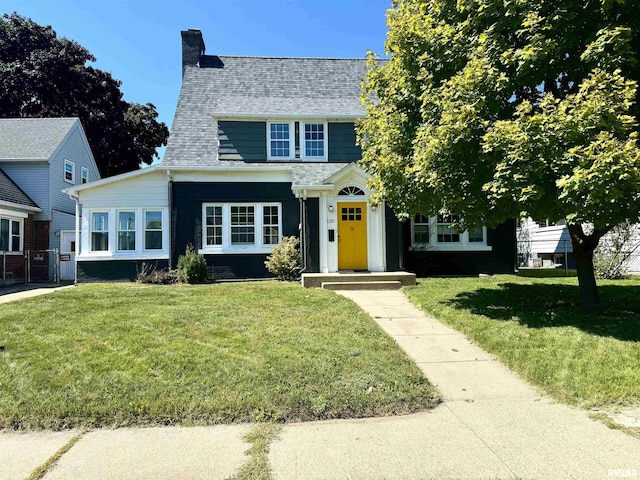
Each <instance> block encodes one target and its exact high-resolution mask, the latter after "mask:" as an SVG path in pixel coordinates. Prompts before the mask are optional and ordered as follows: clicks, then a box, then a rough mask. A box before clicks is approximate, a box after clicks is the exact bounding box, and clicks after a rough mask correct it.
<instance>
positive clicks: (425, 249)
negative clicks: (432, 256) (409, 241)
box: [409, 244, 493, 252]
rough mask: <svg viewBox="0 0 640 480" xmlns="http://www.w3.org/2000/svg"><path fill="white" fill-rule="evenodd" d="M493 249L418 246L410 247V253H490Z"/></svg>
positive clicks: (456, 246)
mask: <svg viewBox="0 0 640 480" xmlns="http://www.w3.org/2000/svg"><path fill="white" fill-rule="evenodd" d="M492 250H493V247H492V246H490V245H459V244H454V245H442V244H438V245H431V244H417V245H411V246H410V247H409V251H410V252H490V251H492Z"/></svg>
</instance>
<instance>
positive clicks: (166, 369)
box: [0, 282, 438, 428]
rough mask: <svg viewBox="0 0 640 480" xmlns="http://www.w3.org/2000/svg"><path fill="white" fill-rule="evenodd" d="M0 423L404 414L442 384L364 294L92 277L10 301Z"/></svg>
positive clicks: (432, 399)
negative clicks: (429, 376) (380, 322)
mask: <svg viewBox="0 0 640 480" xmlns="http://www.w3.org/2000/svg"><path fill="white" fill-rule="evenodd" d="M0 347H4V349H3V350H2V349H1V348H0V350H2V351H0V427H2V428H69V427H75V426H124V425H147V424H213V423H220V422H245V421H300V420H313V419H327V418H343V417H362V416H373V415H387V414H402V413H408V412H414V411H417V410H421V409H424V408H429V407H432V406H434V405H435V404H436V403H437V401H438V400H437V398H438V395H437V392H436V391H435V390H434V388H433V387H432V386H431V385H430V384H429V383H428V381H427V380H426V379H425V378H424V377H423V376H422V374H421V372H420V370H419V369H418V368H417V367H416V366H415V364H413V363H412V362H411V361H410V360H409V359H408V358H407V357H406V356H405V355H404V353H403V352H401V351H400V349H399V348H398V347H397V346H396V344H395V342H394V341H393V340H392V339H390V338H389V337H388V336H386V335H385V334H384V333H383V332H382V331H381V330H380V329H379V328H378V327H377V326H376V325H375V323H374V322H373V321H372V320H371V319H370V318H369V317H368V316H367V315H366V314H365V313H363V312H362V311H361V310H360V309H359V308H358V307H357V306H356V305H354V304H353V303H351V302H350V301H348V300H347V299H345V298H342V297H339V296H337V295H335V294H333V293H331V292H326V291H321V290H308V289H303V288H301V287H300V286H298V285H293V284H287V283H279V282H258V283H241V284H219V285H209V286H146V285H136V284H117V285H93V286H82V287H77V288H73V289H69V290H65V291H62V292H57V293H54V294H50V295H45V296H41V297H37V298H33V299H29V300H24V301H19V302H13V303H8V304H5V305H2V306H0Z"/></svg>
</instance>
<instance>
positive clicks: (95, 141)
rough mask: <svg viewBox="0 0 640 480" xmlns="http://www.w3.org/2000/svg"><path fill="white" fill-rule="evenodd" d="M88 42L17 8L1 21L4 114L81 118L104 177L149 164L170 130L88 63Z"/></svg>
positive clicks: (0, 113) (152, 109) (1, 107)
mask: <svg viewBox="0 0 640 480" xmlns="http://www.w3.org/2000/svg"><path fill="white" fill-rule="evenodd" d="M94 61H95V58H94V57H93V56H92V55H91V54H90V53H89V52H88V51H87V50H86V49H85V48H84V47H82V46H80V45H79V44H77V43H76V42H73V41H71V40H68V39H66V38H58V37H57V35H56V32H55V31H54V30H53V29H52V28H51V27H50V26H45V27H43V26H40V25H38V24H36V23H35V22H33V21H32V20H30V19H27V18H24V17H21V16H20V15H18V14H17V13H13V14H11V15H9V14H5V15H3V16H2V18H1V21H0V117H3V118H11V117H79V118H80V121H81V122H82V126H83V127H84V130H85V133H86V135H87V139H88V141H89V145H90V146H91V150H92V151H93V155H94V157H95V160H96V163H97V165H98V168H99V169H100V174H101V175H102V176H110V175H115V174H118V173H124V172H128V171H131V170H135V169H137V168H139V166H140V164H142V163H146V164H151V163H152V161H153V159H154V158H155V157H156V148H157V147H160V146H162V145H165V144H166V142H167V138H168V137H169V130H168V129H167V126H166V125H165V124H164V123H161V122H158V121H157V117H158V112H157V111H156V108H155V106H154V105H152V104H151V103H147V104H145V105H141V104H138V103H129V102H126V101H125V100H124V99H123V96H122V92H121V91H120V85H121V82H120V81H118V80H115V79H114V78H113V77H112V76H111V74H109V73H107V72H103V71H102V70H99V69H96V68H93V67H92V66H90V65H89V64H90V62H94Z"/></svg>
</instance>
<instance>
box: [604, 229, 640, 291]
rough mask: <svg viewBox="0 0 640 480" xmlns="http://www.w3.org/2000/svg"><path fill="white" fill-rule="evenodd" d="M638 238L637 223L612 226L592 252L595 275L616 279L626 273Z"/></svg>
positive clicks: (636, 248)
mask: <svg viewBox="0 0 640 480" xmlns="http://www.w3.org/2000/svg"><path fill="white" fill-rule="evenodd" d="M638 240H639V238H638V226H637V225H633V224H631V223H629V222H625V223H621V224H620V225H617V226H616V227H614V228H613V229H612V230H611V231H610V232H609V233H608V234H607V235H606V236H605V237H603V238H602V239H601V240H600V244H599V245H598V248H596V250H595V251H594V252H593V267H594V269H595V272H596V277H598V278H603V279H616V278H620V277H622V275H624V274H625V273H627V268H628V262H629V259H630V258H631V256H632V255H633V254H634V253H635V252H636V250H638V247H639V246H640V242H639V241H638Z"/></svg>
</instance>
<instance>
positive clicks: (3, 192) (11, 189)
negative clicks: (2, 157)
mask: <svg viewBox="0 0 640 480" xmlns="http://www.w3.org/2000/svg"><path fill="white" fill-rule="evenodd" d="M0 201H3V202H9V203H14V204H16V205H25V206H27V207H36V208H38V205H36V202H34V201H33V200H31V198H29V195H27V194H26V193H24V192H23V191H22V189H21V188H20V187H19V186H18V185H16V184H15V183H14V182H13V180H11V178H9V177H8V176H7V174H6V173H4V172H3V171H2V169H0Z"/></svg>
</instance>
